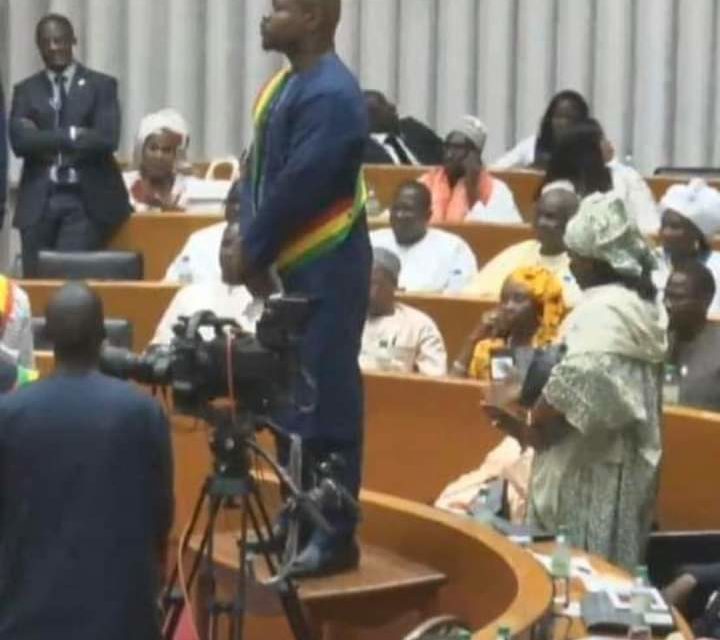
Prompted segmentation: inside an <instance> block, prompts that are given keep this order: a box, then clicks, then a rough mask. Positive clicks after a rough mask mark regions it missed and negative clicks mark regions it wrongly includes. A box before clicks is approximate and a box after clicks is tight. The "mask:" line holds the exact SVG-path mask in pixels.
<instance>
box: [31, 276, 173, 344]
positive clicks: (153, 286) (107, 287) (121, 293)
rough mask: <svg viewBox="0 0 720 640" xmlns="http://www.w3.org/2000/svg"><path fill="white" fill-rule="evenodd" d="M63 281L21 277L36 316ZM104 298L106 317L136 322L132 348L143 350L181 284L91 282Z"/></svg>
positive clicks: (41, 313) (133, 323)
mask: <svg viewBox="0 0 720 640" xmlns="http://www.w3.org/2000/svg"><path fill="white" fill-rule="evenodd" d="M62 284H63V283H62V282H61V281H58V280H21V281H20V286H22V287H23V289H25V291H26V292H27V294H28V296H29V297H30V306H31V308H32V313H33V315H34V316H43V315H45V307H46V306H47V303H48V301H49V299H50V296H52V294H53V293H54V292H55V291H57V290H58V289H59V288H60V287H61V286H62ZM88 284H89V285H90V286H91V287H92V289H93V290H94V291H97V292H98V294H99V295H100V297H101V298H102V301H103V305H104V310H105V317H107V318H124V319H125V320H129V321H130V322H132V325H133V350H134V351H142V350H143V349H145V347H146V346H147V345H148V343H149V342H150V340H151V339H152V337H153V335H154V334H155V329H156V327H157V324H158V322H160V318H162V315H163V313H165V309H167V307H168V305H169V304H170V302H171V301H172V299H173V296H174V295H175V293H176V292H177V291H178V288H179V287H178V286H177V285H174V284H165V283H160V282H107V281H90V282H89V283H88Z"/></svg>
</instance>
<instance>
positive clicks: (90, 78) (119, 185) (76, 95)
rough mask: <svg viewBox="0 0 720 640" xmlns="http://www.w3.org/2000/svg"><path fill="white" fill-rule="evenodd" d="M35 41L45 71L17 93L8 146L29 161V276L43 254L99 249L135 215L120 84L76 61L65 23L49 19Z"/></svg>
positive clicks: (18, 217) (23, 184)
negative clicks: (123, 162) (121, 146)
mask: <svg viewBox="0 0 720 640" xmlns="http://www.w3.org/2000/svg"><path fill="white" fill-rule="evenodd" d="M35 38H36V43H37V46H38V49H39V50H40V55H41V57H42V59H43V62H44V63H45V70H44V71H41V72H39V73H37V74H35V75H33V76H31V77H30V78H27V79H26V80H24V81H23V82H20V83H19V84H18V85H17V86H16V87H15V90H14V93H13V101H12V110H11V113H10V142H11V144H12V147H13V150H14V151H15V154H16V155H17V156H19V157H21V158H23V160H24V163H23V172H22V178H21V181H20V190H19V193H18V203H17V207H16V212H15V219H14V224H15V226H16V227H17V228H18V229H19V230H20V235H21V239H22V254H23V270H24V273H25V276H30V277H32V276H33V275H34V274H35V271H36V267H37V254H38V252H39V251H42V250H44V249H55V250H58V251H90V250H94V249H99V248H101V247H102V246H103V245H104V244H105V242H106V241H107V240H108V239H109V237H110V236H111V235H112V233H113V231H114V230H115V229H116V228H117V227H118V225H119V224H120V223H122V222H123V220H124V219H125V218H126V217H127V216H128V215H129V213H130V204H129V201H128V195H127V190H126V189H125V185H124V183H123V180H122V176H121V174H120V170H119V168H118V166H117V163H116V162H115V158H114V156H113V154H114V152H115V150H116V149H117V145H118V139H119V136H120V106H119V103H118V98H117V82H116V80H115V79H114V78H112V77H110V76H106V75H103V74H101V73H97V72H96V71H91V70H90V69H87V68H85V67H83V66H82V65H81V64H79V63H77V62H76V61H75V59H74V57H73V47H74V45H75V44H76V39H75V32H74V29H73V26H72V23H71V22H70V21H69V20H68V19H67V18H66V17H65V16H61V15H57V14H49V15H46V16H45V17H43V18H42V19H41V20H40V22H39V23H38V25H37V29H36V33H35Z"/></svg>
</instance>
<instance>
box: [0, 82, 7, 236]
mask: <svg viewBox="0 0 720 640" xmlns="http://www.w3.org/2000/svg"><path fill="white" fill-rule="evenodd" d="M6 198H7V125H6V124H5V93H4V92H3V86H2V81H1V80H0V229H1V228H2V223H3V220H4V219H5V202H6Z"/></svg>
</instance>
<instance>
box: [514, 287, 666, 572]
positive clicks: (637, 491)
mask: <svg viewBox="0 0 720 640" xmlns="http://www.w3.org/2000/svg"><path fill="white" fill-rule="evenodd" d="M665 326H666V318H665V315H664V310H663V309H662V308H661V307H660V306H659V305H654V304H652V303H649V302H644V301H642V300H641V299H640V298H639V297H638V296H637V295H636V294H635V293H633V292H631V291H629V290H627V289H625V288H624V287H621V286H619V285H606V286H602V287H596V288H593V289H588V290H587V291H586V292H585V296H584V299H583V302H582V303H581V304H580V305H579V306H578V307H577V309H576V310H575V311H574V312H573V313H572V314H571V315H570V316H568V319H567V321H566V325H565V328H564V335H565V342H566V344H567V347H568V351H567V354H566V356H565V358H564V359H563V361H562V362H561V363H560V364H558V365H557V366H556V367H555V369H554V370H553V373H552V375H551V377H550V380H549V381H548V384H547V386H546V387H545V390H544V392H543V394H544V397H545V399H546V400H547V401H548V403H549V404H550V405H552V406H553V407H554V408H555V409H557V410H558V411H559V412H561V413H562V414H563V415H564V416H565V419H566V422H567V423H568V424H569V426H570V427H571V429H570V433H569V434H568V435H567V436H565V437H564V438H563V439H562V440H561V441H560V442H558V443H557V444H555V445H553V446H551V447H548V448H547V449H544V450H542V451H537V452H536V456H535V462H534V466H533V473H532V480H531V497H530V508H529V513H528V517H529V520H530V521H531V522H533V523H535V524H538V525H540V526H542V527H543V528H545V529H547V530H549V531H556V530H557V528H558V527H559V526H561V525H566V526H567V527H568V530H569V536H570V540H571V542H572V543H573V545H575V546H577V547H579V548H582V549H585V550H587V551H590V552H592V553H596V554H599V555H601V556H603V557H605V558H607V559H608V560H610V561H611V562H613V563H615V564H618V565H621V566H624V567H628V568H632V567H634V566H636V565H637V564H638V562H639V561H640V560H641V558H642V555H643V553H644V549H645V543H646V541H647V536H648V533H649V531H650V525H651V522H652V518H653V512H654V507H655V499H656V495H657V483H658V468H659V464H660V458H661V455H662V445H661V417H662V404H661V371H662V361H663V357H664V353H665V349H666V341H665V336H664V333H665Z"/></svg>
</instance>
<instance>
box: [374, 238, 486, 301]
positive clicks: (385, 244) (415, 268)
mask: <svg viewBox="0 0 720 640" xmlns="http://www.w3.org/2000/svg"><path fill="white" fill-rule="evenodd" d="M370 243H371V244H372V246H373V247H380V248H382V249H388V250H389V251H392V252H393V253H394V254H395V255H396V256H397V257H398V258H400V264H401V265H402V269H401V270H400V282H399V283H398V284H399V287H400V288H401V289H403V290H404V291H410V292H426V293H451V292H454V291H461V290H462V289H464V288H465V287H466V286H467V284H468V283H469V282H470V280H471V279H472V277H473V276H474V275H475V273H476V272H477V260H476V258H475V254H474V253H473V251H472V249H471V248H470V245H468V243H467V242H465V240H463V239H462V238H461V237H460V236H457V235H455V234H454V233H450V232H448V231H444V230H442V229H433V228H432V227H431V228H429V229H428V230H427V233H426V234H425V236H424V237H423V238H422V239H421V240H419V241H418V242H416V243H415V244H413V245H410V246H402V245H399V244H398V242H397V240H395V234H394V233H393V232H392V229H390V228H387V229H377V230H376V231H373V232H372V233H371V234H370Z"/></svg>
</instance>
